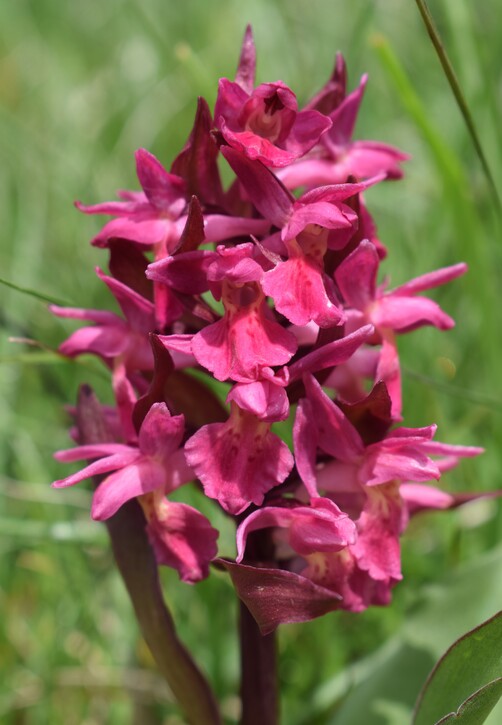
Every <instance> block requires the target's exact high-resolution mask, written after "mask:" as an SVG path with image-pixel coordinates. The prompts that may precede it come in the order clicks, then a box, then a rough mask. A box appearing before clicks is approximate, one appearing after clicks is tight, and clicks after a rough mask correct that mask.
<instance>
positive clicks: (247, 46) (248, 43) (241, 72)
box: [235, 25, 256, 94]
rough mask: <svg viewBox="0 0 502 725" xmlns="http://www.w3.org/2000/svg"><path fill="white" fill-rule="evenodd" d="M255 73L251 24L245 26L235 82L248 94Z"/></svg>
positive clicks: (253, 82)
mask: <svg viewBox="0 0 502 725" xmlns="http://www.w3.org/2000/svg"><path fill="white" fill-rule="evenodd" d="M255 73H256V48H255V44H254V39H253V30H252V28H251V25H247V26H246V32H245V33H244V38H243V40H242V48H241V55H240V58H239V65H238V67H237V73H236V74H235V82H236V83H237V84H238V85H239V86H240V87H241V88H242V89H243V90H244V91H245V92H246V93H248V94H251V92H252V91H253V88H254V84H255Z"/></svg>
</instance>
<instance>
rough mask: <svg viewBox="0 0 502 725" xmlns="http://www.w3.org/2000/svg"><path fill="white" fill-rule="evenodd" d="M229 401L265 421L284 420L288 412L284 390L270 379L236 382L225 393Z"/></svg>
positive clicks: (287, 402) (287, 401)
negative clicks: (227, 392)
mask: <svg viewBox="0 0 502 725" xmlns="http://www.w3.org/2000/svg"><path fill="white" fill-rule="evenodd" d="M231 401H233V402H234V403H236V404H237V405H238V406H239V408H241V410H246V411H247V412H248V413H252V414H253V415H255V416H256V417H257V418H259V419H260V420H263V421H264V422H266V423H275V422H277V421H280V420H286V418H287V417H288V414H289V400H288V396H287V393H286V391H285V390H284V388H283V387H279V386H278V385H275V384H274V383H273V382H271V381H270V380H257V381H256V382H252V383H237V384H236V385H234V386H233V388H232V389H231V390H230V392H229V394H228V395H227V403H230V402H231Z"/></svg>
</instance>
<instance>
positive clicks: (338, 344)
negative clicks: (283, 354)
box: [289, 325, 375, 381]
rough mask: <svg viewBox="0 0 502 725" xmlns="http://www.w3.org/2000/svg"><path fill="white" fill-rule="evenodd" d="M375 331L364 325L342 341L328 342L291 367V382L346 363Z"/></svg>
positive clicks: (371, 327)
mask: <svg viewBox="0 0 502 725" xmlns="http://www.w3.org/2000/svg"><path fill="white" fill-rule="evenodd" d="M374 331H375V328H374V327H373V325H364V326H363V327H360V328H359V329H358V330H356V331H355V332H352V333H351V334H350V335H346V336H345V337H342V338H341V339H340V340H334V341H333V342H328V343H327V344H326V345H323V346H322V347H319V348H317V350H313V351H312V352H309V353H307V355H304V356H303V357H302V358H300V359H299V360H297V362H294V363H293V364H292V365H290V366H289V375H290V380H291V381H293V380H297V379H298V378H300V377H301V376H302V375H304V374H305V373H316V372H319V370H324V369H325V368H330V367H333V366H335V365H340V364H342V363H344V362H346V361H347V360H348V359H349V358H350V357H352V355H353V354H354V353H355V351H356V350H357V349H358V348H359V347H360V346H361V345H362V344H363V343H364V342H365V341H366V340H367V339H368V338H369V337H371V335H373V333H374Z"/></svg>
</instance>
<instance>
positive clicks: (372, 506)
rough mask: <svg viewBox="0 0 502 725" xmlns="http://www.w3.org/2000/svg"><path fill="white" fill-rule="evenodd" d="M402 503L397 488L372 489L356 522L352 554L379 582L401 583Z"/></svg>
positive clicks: (360, 565) (394, 486) (362, 567)
mask: <svg viewBox="0 0 502 725" xmlns="http://www.w3.org/2000/svg"><path fill="white" fill-rule="evenodd" d="M401 518H402V502H401V498H400V495H399V487H398V486H397V485H396V484H392V485H389V486H381V487H376V488H372V489H370V490H369V491H368V497H367V500H366V504H365V506H364V509H363V512H362V514H361V516H360V517H359V519H358V521H357V530H358V537H357V541H356V542H355V544H354V545H353V546H352V553H353V554H354V556H355V557H356V559H357V563H358V565H359V567H360V568H361V569H363V571H367V572H368V574H369V576H370V577H371V578H372V579H375V580H377V581H387V582H388V581H389V580H390V579H392V580H394V581H398V580H400V579H401V578H402V575H401V555H400V546H399V534H400V532H401Z"/></svg>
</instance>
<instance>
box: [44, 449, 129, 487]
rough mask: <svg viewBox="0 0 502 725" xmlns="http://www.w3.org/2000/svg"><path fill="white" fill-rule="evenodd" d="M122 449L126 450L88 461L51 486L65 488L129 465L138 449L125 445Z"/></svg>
mask: <svg viewBox="0 0 502 725" xmlns="http://www.w3.org/2000/svg"><path fill="white" fill-rule="evenodd" d="M84 447H85V446H80V449H82V448H84ZM80 449H76V450H80ZM124 449H127V450H124V451H123V452H121V453H115V454H112V455H111V456H106V458H100V459H99V460H98V461H94V463H90V464H89V465H88V466H85V468H82V470H81V471H78V472H77V473H73V474H72V475H71V476H67V477H66V478H63V479H61V480H60V481H54V483H53V484H52V485H53V487H54V488H66V486H73V484H75V483H79V482H80V481H85V479H86V478H92V477H93V476H102V475H103V474H104V473H109V472H110V471H114V470H116V469H121V468H122V467H123V466H128V465H131V464H132V463H134V461H135V460H137V459H138V457H139V451H138V450H137V449H136V448H129V447H127V446H124ZM60 460H62V459H60ZM67 460H68V459H67ZM73 460H76V459H73Z"/></svg>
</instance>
